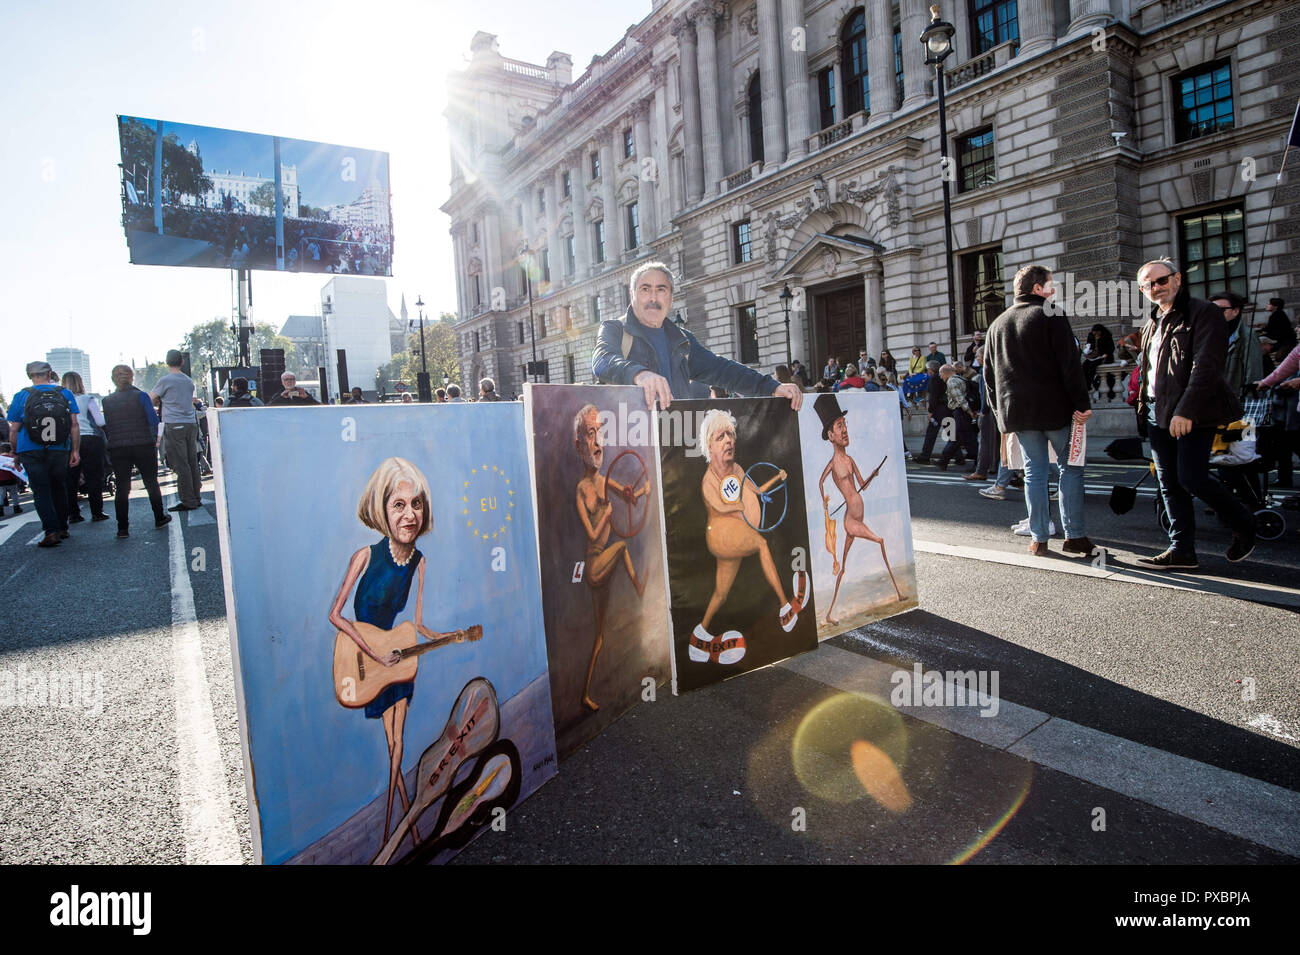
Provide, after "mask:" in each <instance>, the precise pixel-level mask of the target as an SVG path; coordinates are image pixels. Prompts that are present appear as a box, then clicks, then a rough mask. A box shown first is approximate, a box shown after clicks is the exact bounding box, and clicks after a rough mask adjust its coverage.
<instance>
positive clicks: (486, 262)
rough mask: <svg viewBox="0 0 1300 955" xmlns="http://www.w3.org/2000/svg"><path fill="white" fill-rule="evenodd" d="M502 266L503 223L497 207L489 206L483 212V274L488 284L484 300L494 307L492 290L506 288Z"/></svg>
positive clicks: (489, 306)
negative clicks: (502, 276) (502, 277)
mask: <svg viewBox="0 0 1300 955" xmlns="http://www.w3.org/2000/svg"><path fill="white" fill-rule="evenodd" d="M501 266H502V257H501V223H500V220H499V217H498V215H497V211H496V209H495V208H493V207H489V208H488V209H487V210H486V211H485V212H484V214H483V275H484V281H485V283H486V285H487V287H486V288H485V289H484V290H483V292H484V299H483V301H484V302H485V303H487V306H488V308H491V307H492V290H493V289H494V288H500V289H503V290H504V288H505V285H504V283H503V282H502V281H501Z"/></svg>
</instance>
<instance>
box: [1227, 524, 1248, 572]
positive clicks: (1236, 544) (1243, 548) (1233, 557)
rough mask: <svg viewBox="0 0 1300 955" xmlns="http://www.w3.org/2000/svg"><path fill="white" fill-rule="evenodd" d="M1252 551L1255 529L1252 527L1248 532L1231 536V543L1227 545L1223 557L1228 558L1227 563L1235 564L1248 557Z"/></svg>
mask: <svg viewBox="0 0 1300 955" xmlns="http://www.w3.org/2000/svg"><path fill="white" fill-rule="evenodd" d="M1254 549H1255V528H1254V526H1253V525H1252V527H1251V528H1250V530H1248V531H1243V532H1242V533H1240V534H1233V535H1232V543H1231V544H1229V545H1228V552H1227V553H1226V554H1224V556H1225V557H1227V558H1228V562H1229V563H1233V564H1235V563H1238V562H1239V561H1243V560H1245V559H1246V558H1247V557H1249V556H1250V553H1251V551H1253V550H1254Z"/></svg>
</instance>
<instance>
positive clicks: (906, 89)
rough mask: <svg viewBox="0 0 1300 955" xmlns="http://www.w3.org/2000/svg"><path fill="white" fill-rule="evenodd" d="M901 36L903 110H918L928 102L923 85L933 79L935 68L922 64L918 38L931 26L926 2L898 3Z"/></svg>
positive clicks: (923, 51) (921, 50) (905, 0)
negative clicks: (916, 108) (918, 107)
mask: <svg viewBox="0 0 1300 955" xmlns="http://www.w3.org/2000/svg"><path fill="white" fill-rule="evenodd" d="M898 15H899V17H900V21H899V22H900V29H901V30H902V34H903V109H904V110H909V109H913V108H914V107H917V106H920V105H921V104H922V103H924V102H925V101H926V99H927V98H928V93H927V87H926V83H927V82H928V81H930V80H931V79H933V78H934V67H933V66H927V65H926V62H925V48H924V47H922V46H921V40H920V36H921V34H922V33H923V32H924V31H925V28H926V27H927V26H929V25H930V12H929V10H928V9H926V4H925V0H899V11H898Z"/></svg>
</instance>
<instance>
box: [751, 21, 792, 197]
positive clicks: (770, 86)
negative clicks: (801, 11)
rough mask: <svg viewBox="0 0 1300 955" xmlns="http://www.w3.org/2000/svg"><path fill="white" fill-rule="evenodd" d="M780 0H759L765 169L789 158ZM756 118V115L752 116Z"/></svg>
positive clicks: (759, 74) (759, 45)
mask: <svg viewBox="0 0 1300 955" xmlns="http://www.w3.org/2000/svg"><path fill="white" fill-rule="evenodd" d="M776 2H777V0H758V82H759V85H760V86H761V87H762V90H763V170H764V171H765V172H766V171H767V170H768V169H775V168H777V167H778V166H780V165H781V164H782V163H784V162H785V97H784V95H783V94H784V84H783V83H782V82H781V21H780V20H779V19H778V18H777V12H776ZM750 122H753V117H752V116H751V117H750Z"/></svg>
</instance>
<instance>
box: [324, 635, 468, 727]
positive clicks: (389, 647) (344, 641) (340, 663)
mask: <svg viewBox="0 0 1300 955" xmlns="http://www.w3.org/2000/svg"><path fill="white" fill-rule="evenodd" d="M352 625H353V626H354V627H356V628H357V632H358V633H360V634H361V638H362V639H363V640H365V641H366V644H367V645H368V646H369V647H370V649H371V650H373V651H374V652H375V655H376V656H380V657H382V656H384V655H385V654H387V653H389V652H390V651H393V650H396V651H397V652H398V653H400V654H401V656H402V659H401V660H399V661H398V662H397V663H395V664H393V665H392V666H390V667H386V666H384V665H383V664H382V663H380V662H379V661H378V660H372V659H371V658H370V657H369V656H367V655H366V653H365V652H364V651H363V650H362V649H361V648H360V647H359V646H357V644H356V641H355V640H353V639H352V638H351V637H350V636H348V635H347V634H346V633H344V632H343V631H342V630H340V631H339V632H338V635H337V636H335V638H334V696H335V697H336V698H337V699H338V701H339V702H340V703H342V704H343V705H344V706H346V707H349V708H351V709H358V708H360V707H363V706H365V705H366V704H367V703H369V702H370V701H371V700H373V699H375V697H377V696H379V694H380V693H382V692H383V691H384V689H385V688H386V687H389V686H391V685H392V684H394V683H409V682H410V681H411V680H414V679H415V670H416V667H417V665H418V663H417V659H416V658H417V657H419V655H420V654H421V653H424V652H425V651H427V650H432V649H434V648H435V647H443V646H446V645H447V644H449V643H462V642H464V641H466V640H469V641H474V640H478V639H480V638H481V637H482V636H483V627H482V626H481V625H480V624H475V625H474V626H472V627H470V628H469V629H468V630H458V631H456V632H455V633H453V634H449V635H447V636H445V637H440V638H438V639H437V640H421V639H420V634H419V633H418V632H417V631H416V629H415V624H413V623H412V622H411V621H409V620H407V621H404V622H403V623H400V624H398V625H397V626H396V627H394V628H393V629H392V630H382V629H380V628H379V627H376V626H374V625H372V624H368V623H360V622H356V623H353V624H352Z"/></svg>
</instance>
